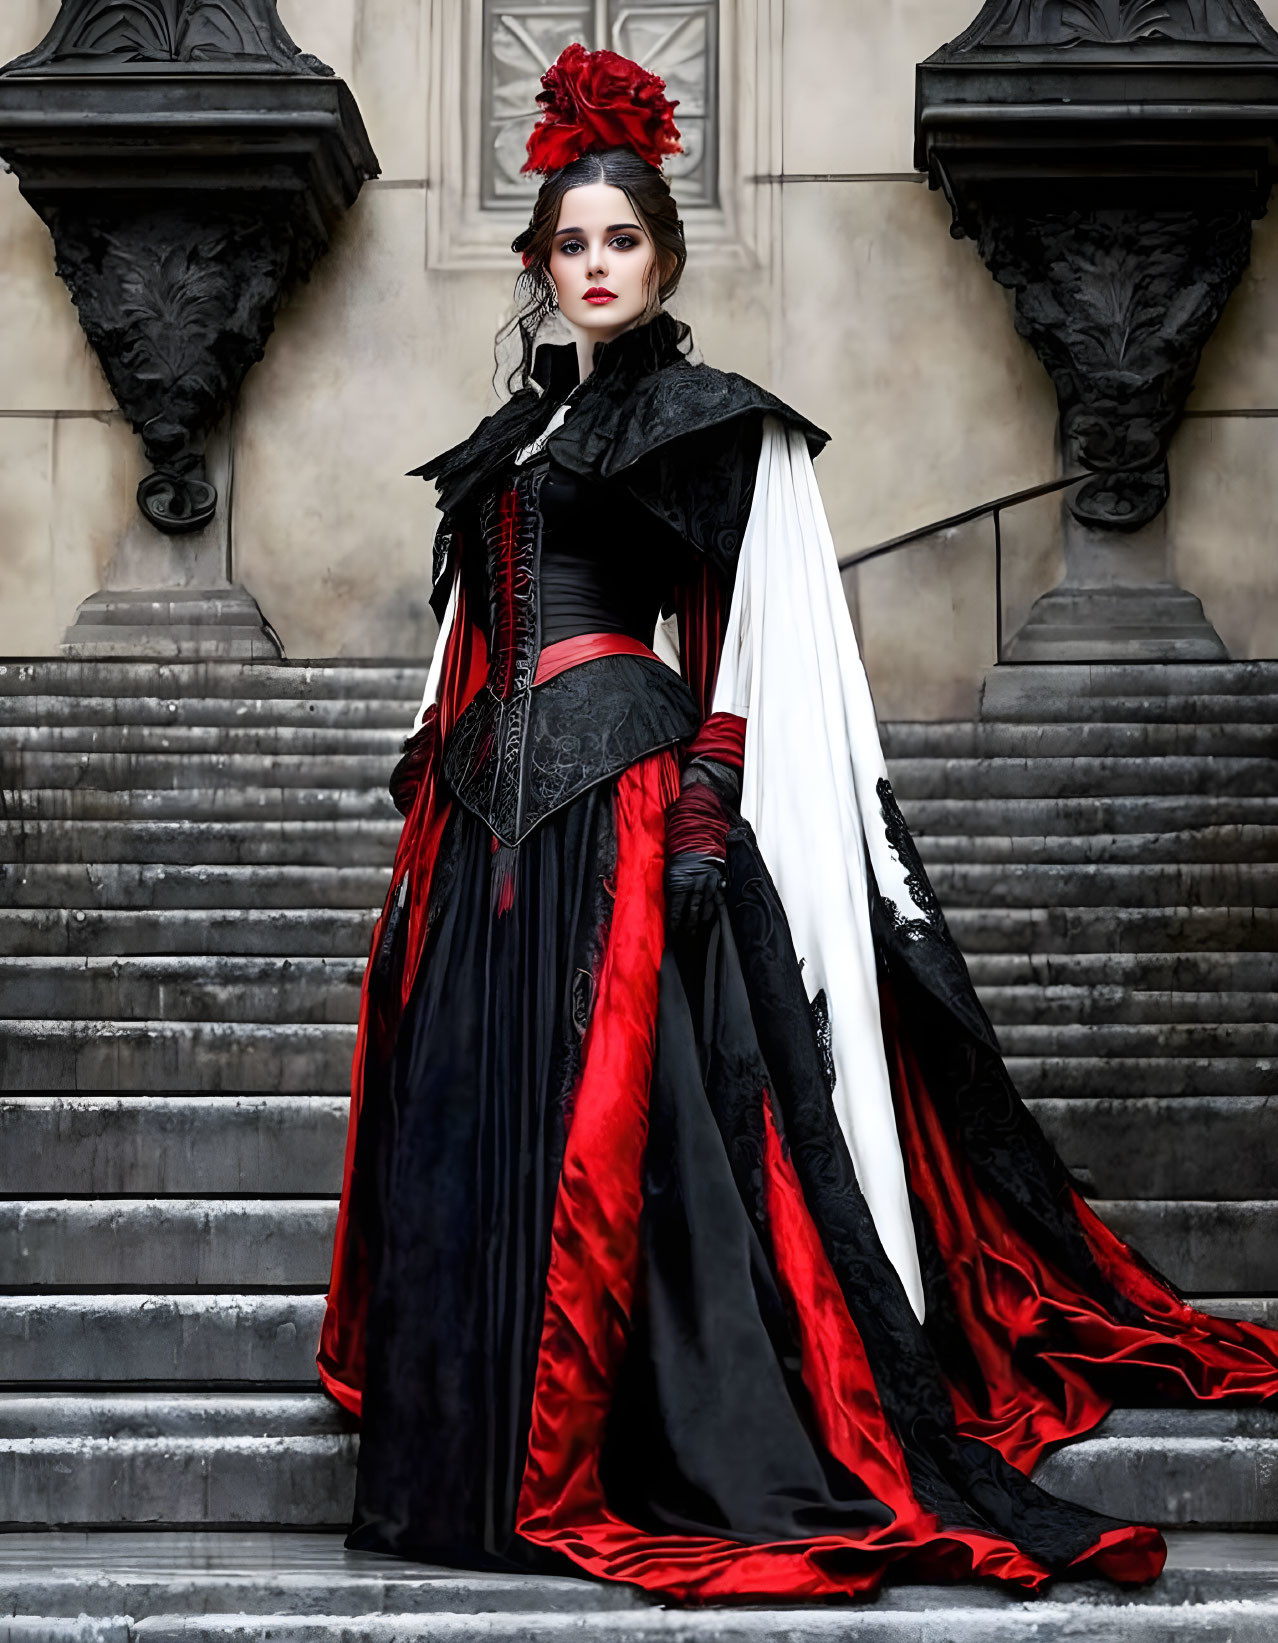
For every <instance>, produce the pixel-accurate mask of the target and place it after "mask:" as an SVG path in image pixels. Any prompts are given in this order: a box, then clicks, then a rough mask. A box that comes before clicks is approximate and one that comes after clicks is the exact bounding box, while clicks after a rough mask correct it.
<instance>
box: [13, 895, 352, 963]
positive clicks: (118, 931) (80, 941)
mask: <svg viewBox="0 0 1278 1643" xmlns="http://www.w3.org/2000/svg"><path fill="white" fill-rule="evenodd" d="M376 916H377V914H376V911H375V910H374V909H372V908H368V909H366V910H365V911H363V912H361V911H360V910H359V909H358V908H350V909H337V910H333V911H329V910H328V909H326V908H320V909H308V908H299V907H267V908H257V907H241V908H236V909H234V910H229V911H223V910H217V909H213V910H209V911H205V912H201V911H198V910H193V909H189V908H181V909H176V910H167V911H156V910H154V909H150V910H146V911H140V910H137V909H131V910H129V911H124V912H102V911H101V910H99V909H97V908H83V907H79V908H67V907H37V908H19V909H15V910H13V911H9V910H5V909H0V954H3V955H4V956H6V957H9V958H27V957H33V958H40V957H44V956H45V955H48V956H53V957H56V956H59V955H61V956H67V957H70V956H74V957H84V958H95V957H107V958H114V957H128V956H130V955H136V954H152V955H155V956H162V955H164V954H192V953H207V954H209V955H210V956H214V955H225V956H234V957H241V958H247V957H253V956H258V957H266V956H279V957H283V958H312V957H314V958H324V957H331V958H350V959H357V960H359V961H360V962H362V961H363V960H364V959H365V958H366V957H367V956H368V948H369V942H370V941H371V939H372V935H373V925H374V923H375V921H376Z"/></svg>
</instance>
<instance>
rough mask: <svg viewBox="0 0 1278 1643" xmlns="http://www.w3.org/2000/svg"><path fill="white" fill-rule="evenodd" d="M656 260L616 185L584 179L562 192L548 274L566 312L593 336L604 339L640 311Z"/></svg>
mask: <svg viewBox="0 0 1278 1643" xmlns="http://www.w3.org/2000/svg"><path fill="white" fill-rule="evenodd" d="M656 260H657V253H656V247H655V246H654V245H653V243H652V237H651V235H649V233H648V231H647V230H646V229H645V228H643V227H642V226H641V225H640V223H639V219H638V216H637V215H636V213H635V208H634V207H633V206H632V205H631V203H630V201H629V200H628V199H627V198H626V196H625V194H624V193H623V191H622V190H621V189H620V188H614V187H613V186H612V184H611V183H583V184H582V186H581V187H580V188H570V189H569V190H568V192H567V193H566V194H565V195H564V197H563V201H562V203H561V204H560V207H559V223H558V226H557V227H556V229H555V241H554V246H553V248H552V250H551V253H550V277H551V279H553V280H554V282H555V290H556V292H557V293H558V296H559V307H560V311H561V312H562V314H563V316H564V318H565V319H566V320H568V321H569V322H570V323H571V324H573V325H577V326H580V327H581V329H582V330H583V331H586V332H588V333H589V334H590V335H591V336H592V337H593V338H594V340H595V341H596V342H606V341H608V339H609V338H610V337H614V336H616V335H617V334H618V333H619V332H621V331H624V330H625V329H626V327H627V326H628V325H633V324H634V322H635V321H636V320H637V319H639V318H640V317H641V316H642V314H643V313H644V311H645V310H646V308H647V306H648V298H649V292H650V290H651V289H652V287H651V284H650V277H651V279H652V280H655V277H656V276H655V265H656Z"/></svg>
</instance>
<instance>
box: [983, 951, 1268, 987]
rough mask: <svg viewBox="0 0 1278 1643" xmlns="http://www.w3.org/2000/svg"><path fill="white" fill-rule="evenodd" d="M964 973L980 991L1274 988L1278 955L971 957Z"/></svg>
mask: <svg viewBox="0 0 1278 1643" xmlns="http://www.w3.org/2000/svg"><path fill="white" fill-rule="evenodd" d="M968 970H969V971H970V973H971V976H972V980H973V981H974V982H975V983H976V985H977V987H978V988H980V989H981V990H982V992H987V991H990V990H992V989H996V988H1018V987H1041V988H1049V987H1080V988H1115V989H1133V990H1137V991H1153V992H1162V991H1168V992H1185V993H1190V994H1192V993H1197V992H1205V993H1210V992H1227V991H1230V990H1236V991H1237V992H1239V993H1250V992H1264V993H1267V992H1272V991H1274V990H1275V989H1278V953H1003V954H995V953H974V954H972V955H971V956H970V957H969V959H968Z"/></svg>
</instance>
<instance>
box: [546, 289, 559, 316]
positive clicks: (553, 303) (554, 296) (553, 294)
mask: <svg viewBox="0 0 1278 1643" xmlns="http://www.w3.org/2000/svg"><path fill="white" fill-rule="evenodd" d="M546 305H547V307H548V308H549V309H550V312H551V313H552V314H553V313H554V312H555V310H556V309H557V308H558V307H559V292H558V291H557V290H556V289H555V287H554V286H553V285H552V286H551V287H550V295H549V296H548V297H547V298H546Z"/></svg>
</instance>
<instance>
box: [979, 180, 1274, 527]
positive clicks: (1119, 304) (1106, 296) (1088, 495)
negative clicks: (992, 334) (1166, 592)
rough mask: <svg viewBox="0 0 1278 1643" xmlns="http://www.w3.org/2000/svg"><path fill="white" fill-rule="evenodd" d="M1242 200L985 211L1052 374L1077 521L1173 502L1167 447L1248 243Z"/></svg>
mask: <svg viewBox="0 0 1278 1643" xmlns="http://www.w3.org/2000/svg"><path fill="white" fill-rule="evenodd" d="M1251 226H1252V225H1251V215H1250V212H1249V211H1248V210H1246V209H1244V208H1243V207H1238V208H1236V209H1232V210H1231V209H1217V210H1215V211H1212V210H1204V209H1201V208H1194V207H1193V206H1190V205H1187V206H1186V207H1185V208H1183V209H1174V208H1171V207H1168V208H1166V209H1140V208H1138V207H1092V208H1085V207H1081V206H1080V207H1078V208H1076V209H1068V208H1061V209H1057V210H1039V211H1031V212H1029V213H1026V214H1023V215H1022V214H1018V213H1012V212H1000V211H997V210H990V211H988V212H987V213H985V214H984V216H983V218H982V222H981V227H980V237H979V247H980V252H981V255H982V257H983V258H984V260H985V262H986V265H987V266H988V267H989V269H990V272H991V273H992V274H993V275H994V278H995V279H996V280H998V282H999V283H1000V284H1001V285H1004V286H1007V287H1008V288H1010V289H1011V290H1012V291H1014V292H1015V295H1016V328H1017V330H1018V331H1019V332H1020V333H1021V335H1022V336H1023V337H1025V338H1026V340H1027V341H1028V342H1029V343H1030V344H1031V346H1032V347H1033V348H1034V350H1035V352H1036V353H1037V354H1038V356H1039V358H1040V359H1041V360H1042V362H1043V364H1044V366H1045V367H1046V369H1047V371H1048V373H1049V374H1050V376H1051V378H1052V381H1053V383H1054V385H1055V387H1056V392H1057V398H1058V400H1059V403H1060V412H1061V433H1062V439H1063V443H1064V444H1065V447H1066V450H1067V452H1068V454H1069V458H1070V459H1071V460H1072V461H1074V462H1077V463H1078V464H1079V465H1081V466H1082V467H1084V468H1087V469H1089V470H1091V471H1092V472H1093V473H1095V475H1096V478H1094V479H1092V480H1090V481H1089V482H1088V483H1087V484H1086V485H1084V486H1083V487H1082V488H1081V489H1080V490H1079V491H1078V492H1076V493H1075V495H1074V497H1073V499H1072V500H1071V502H1070V507H1071V510H1072V511H1073V513H1074V515H1075V517H1076V518H1077V519H1078V520H1080V522H1082V523H1084V524H1088V525H1094V526H1098V527H1102V528H1105V529H1109V530H1118V531H1134V530H1139V529H1140V528H1141V527H1142V526H1144V525H1147V524H1148V523H1149V522H1150V521H1151V520H1153V519H1154V518H1155V517H1157V515H1158V514H1159V512H1161V510H1162V508H1163V507H1164V506H1165V504H1166V502H1167V498H1168V489H1169V480H1168V469H1167V450H1168V446H1169V444H1170V441H1171V437H1172V434H1173V433H1174V432H1175V430H1176V427H1177V425H1178V424H1179V422H1180V419H1181V417H1182V415H1183V413H1184V407H1185V402H1186V400H1187V398H1188V396H1189V393H1190V390H1191V389H1192V387H1193V382H1194V376H1195V374H1196V372H1197V369H1198V364H1199V360H1200V359H1201V357H1202V351H1203V348H1204V346H1205V345H1206V343H1207V341H1208V339H1209V338H1210V336H1211V334H1212V332H1213V331H1214V330H1215V328H1216V325H1217V323H1218V322H1219V320H1220V316H1221V314H1222V313H1223V312H1224V309H1225V304H1226V303H1227V302H1228V300H1229V296H1230V294H1231V292H1232V291H1233V289H1234V287H1235V286H1236V285H1237V283H1238V281H1239V279H1240V278H1241V277H1242V274H1243V271H1244V270H1245V268H1246V266H1247V263H1248V260H1249V257H1250V250H1251Z"/></svg>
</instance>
